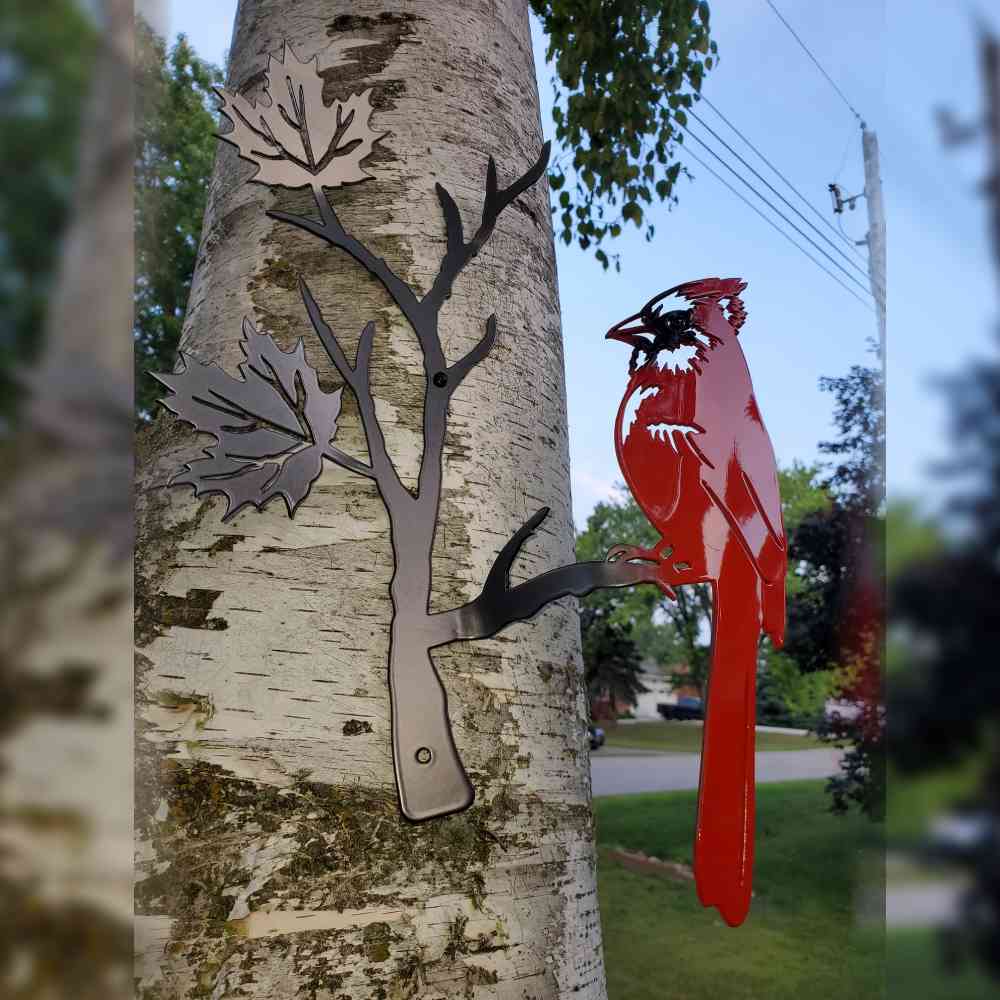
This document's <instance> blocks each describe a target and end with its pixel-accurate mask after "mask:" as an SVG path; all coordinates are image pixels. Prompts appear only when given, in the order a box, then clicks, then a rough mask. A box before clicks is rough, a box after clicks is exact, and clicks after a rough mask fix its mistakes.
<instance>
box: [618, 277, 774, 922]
mask: <svg viewBox="0 0 1000 1000" xmlns="http://www.w3.org/2000/svg"><path fill="white" fill-rule="evenodd" d="M745 287H746V286H745V284H744V282H742V281H740V280H738V279H735V278H732V279H719V278H706V279H704V280H702V281H692V282H689V283H687V284H684V285H678V286H677V287H675V288H671V289H670V290H669V291H666V292H664V293H663V294H662V295H658V296H657V297H656V298H654V299H652V300H651V301H650V302H647V303H646V305H644V306H643V307H642V309H641V310H640V311H639V312H638V313H636V314H635V315H634V316H629V317H628V318H627V319H625V320H623V321H622V322H621V323H619V324H617V325H616V326H614V327H612V328H611V329H610V330H609V331H608V333H607V337H608V338H610V339H613V340H619V341H622V342H623V343H626V344H628V345H629V346H630V347H631V348H632V355H631V358H630V361H629V378H628V384H627V386H626V388H625V394H624V396H623V397H622V401H621V405H620V406H619V407H618V416H617V419H616V420H615V449H616V451H617V454H618V462H619V464H620V465H621V469H622V472H623V473H624V475H625V480H626V482H627V483H628V486H629V489H630V490H631V491H632V494H633V496H634V497H635V499H636V502H637V503H638V504H639V506H640V507H641V508H642V510H643V512H644V513H645V515H646V517H648V518H649V520H650V522H651V523H652V525H653V527H655V528H656V530H657V531H658V532H659V533H660V536H661V539H660V542H659V543H658V544H657V545H656V546H655V547H654V548H652V549H639V548H635V547H633V546H627V545H620V546H616V547H615V548H613V549H612V550H611V552H609V554H608V557H609V558H610V559H612V560H626V561H637V562H644V563H646V564H648V565H655V566H656V568H657V580H656V582H657V583H658V584H659V586H660V587H661V589H662V590H663V591H664V592H665V593H666V594H667V595H668V596H672V595H673V593H674V588H675V587H678V586H684V585H685V584H697V583H708V584H710V585H711V588H712V609H713V610H712V655H711V673H710V676H709V684H708V705H707V712H706V717H705V729H704V736H703V746H702V764H701V782H700V788H699V795H698V819H697V827H696V832H695V849H694V870H695V880H696V885H697V889H698V897H699V899H700V900H701V902H702V903H703V904H704V905H705V906H716V907H718V909H719V912H720V913H721V914H722V916H723V917H724V919H725V920H726V921H727V923H729V924H730V925H737V924H740V923H742V922H743V920H744V919H745V917H746V915H747V911H748V909H749V906H750V896H751V880H752V868H753V851H754V720H755V681H756V672H757V647H758V643H759V641H760V636H761V632H762V631H763V632H766V633H767V635H768V636H769V637H770V639H771V641H772V642H773V643H774V644H775V646H778V647H780V646H781V645H782V643H783V642H784V633H785V570H786V565H787V551H786V541H785V532H784V526H783V522H782V515H781V499H780V496H779V494H778V475H777V468H776V465H775V460H774V451H773V449H772V447H771V441H770V438H769V437H768V434H767V430H766V429H765V427H764V422H763V420H762V418H761V415H760V410H759V409H758V407H757V401H756V399H755V398H754V394H753V386H752V384H751V382H750V372H749V370H748V368H747V363H746V359H745V358H744V357H743V351H742V349H741V347H740V343H739V339H738V337H737V334H738V333H739V330H740V327H741V326H742V325H743V321H744V319H745V318H746V313H745V311H744V308H743V302H742V300H741V299H740V292H742V291H743V289H744V288H745ZM671 295H676V296H678V297H680V298H682V299H686V300H687V301H688V302H690V303H692V305H691V308H689V309H678V310H674V311H671V312H666V313H664V312H662V307H661V303H662V302H663V300H664V299H665V298H667V297H668V296H671ZM723 303H726V306H727V309H726V312H724V311H723ZM727 313H728V316H727ZM681 349H686V350H685V353H686V354H687V355H689V360H688V361H687V365H686V366H685V367H684V368H683V370H682V367H681V366H680V365H678V364H677V363H676V358H677V355H676V354H675V353H674V352H677V351H679V350H681ZM630 414H634V416H633V417H632V419H631V420H627V417H628V416H629V415H630Z"/></svg>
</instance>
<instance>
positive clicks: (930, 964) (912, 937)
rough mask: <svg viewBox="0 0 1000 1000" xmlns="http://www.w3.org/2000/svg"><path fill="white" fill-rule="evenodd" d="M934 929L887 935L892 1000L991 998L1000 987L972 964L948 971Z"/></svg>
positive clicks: (889, 985) (889, 989) (889, 987)
mask: <svg viewBox="0 0 1000 1000" xmlns="http://www.w3.org/2000/svg"><path fill="white" fill-rule="evenodd" d="M940 951H941V949H940V944H939V942H938V941H937V940H936V938H935V934H934V931H932V930H909V929H907V930H892V931H890V932H889V933H888V934H887V935H886V981H887V983H888V990H887V992H886V996H887V997H888V998H889V1000H987V998H993V997H996V996H997V995H998V994H1000V986H998V984H997V983H994V982H991V981H990V980H988V979H987V978H986V977H985V976H984V975H983V974H982V973H981V972H979V971H978V970H977V969H976V968H974V967H973V966H972V965H971V964H967V965H965V966H963V967H962V968H961V969H960V970H958V971H957V972H954V973H952V972H947V971H946V970H945V969H944V968H943V967H942V964H941V957H940Z"/></svg>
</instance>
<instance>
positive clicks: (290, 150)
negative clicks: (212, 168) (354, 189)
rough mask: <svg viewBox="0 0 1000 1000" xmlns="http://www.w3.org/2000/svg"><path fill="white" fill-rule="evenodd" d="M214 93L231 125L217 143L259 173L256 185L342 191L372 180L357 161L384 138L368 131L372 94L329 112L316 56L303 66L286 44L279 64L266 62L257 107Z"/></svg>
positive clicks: (233, 96) (227, 93)
mask: <svg viewBox="0 0 1000 1000" xmlns="http://www.w3.org/2000/svg"><path fill="white" fill-rule="evenodd" d="M215 92H216V94H217V95H218V96H219V98H220V100H221V101H222V106H221V107H220V108H219V110H220V111H221V112H222V114H224V115H225V116H226V118H228V119H229V121H231V122H232V123H233V128H232V131H230V132H227V133H226V134H225V135H221V134H220V135H219V138H220V139H222V140H224V141H225V142H228V143H230V144H231V145H233V146H235V147H236V148H237V149H238V150H239V152H240V156H241V157H242V158H243V159H245V160H249V161H250V162H251V163H253V164H255V165H256V166H257V168H258V170H257V173H256V174H255V175H254V176H253V177H252V178H251V180H253V181H255V182H256V183H258V184H278V185H281V186H282V187H289V188H296V187H307V186H309V187H313V188H317V187H340V186H341V185H342V184H354V183H357V182H358V181H363V180H366V179H367V178H369V177H370V176H371V175H370V174H369V173H367V171H365V170H363V169H362V167H361V161H362V160H363V159H365V157H366V156H368V155H369V154H370V153H371V152H372V148H373V147H374V144H375V143H376V142H377V141H378V140H379V139H380V138H382V136H383V135H385V134H387V133H380V132H373V131H372V129H371V128H370V124H369V123H370V121H371V116H372V110H373V109H372V105H371V93H372V92H371V89H368V90H363V91H361V92H360V93H358V94H354V95H352V96H351V97H348V98H347V100H346V101H334V103H333V104H332V105H331V106H330V107H327V106H326V104H325V103H324V101H323V78H322V77H321V76H320V75H319V64H318V62H317V58H316V57H315V56H314V57H313V58H312V59H310V60H308V61H307V62H302V61H300V60H299V58H298V57H297V56H296V55H295V53H294V52H293V51H292V47H291V46H290V45H288V44H286V45H285V47H284V49H283V50H282V54H281V58H280V59H276V58H275V57H274V56H269V57H268V61H267V69H266V71H265V83H264V93H263V94H262V96H261V99H260V101H259V102H257V103H254V102H253V101H249V100H247V99H246V98H245V97H243V96H242V95H240V94H238V93H234V92H232V91H229V90H225V89H222V88H216V91H215Z"/></svg>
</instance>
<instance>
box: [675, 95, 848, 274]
mask: <svg viewBox="0 0 1000 1000" xmlns="http://www.w3.org/2000/svg"><path fill="white" fill-rule="evenodd" d="M688 114H690V115H691V116H692V117H693V118H694V119H695V121H697V122H698V123H699V124H700V125H701V127H702V128H703V129H705V130H706V131H707V132H708V133H709V134H710V135H712V136H713V137H714V138H715V140H716V141H717V142H721V143H722V145H723V146H725V147H726V149H727V150H729V152H730V153H732V155H733V156H735V157H736V159H737V160H739V161H740V163H742V164H743V166H744V167H746V168H747V170H749V171H750V172H751V173H752V174H753V175H754V177H756V178H757V180H759V181H760V182H761V183H762V184H764V185H766V186H767V189H768V190H769V191H770V192H771V193H772V194H774V195H776V196H777V197H779V198H780V199H781V200H782V201H783V202H784V203H785V204H786V205H787V206H788V207H789V208H790V209H791V210H792V211H793V212H794V213H795V214H796V215H797V216H798V217H799V218H800V219H801V220H802V221H803V222H804V223H805V224H806V225H807V226H809V227H810V228H811V229H812V231H813V232H814V233H816V235H817V236H819V237H820V239H823V240H826V242H827V243H828V244H829V245H830V246H831V247H832V248H833V249H834V250H836V251H837V253H839V254H840V255H841V257H843V258H844V260H846V261H847V263H848V264H850V265H851V267H853V268H854V269H855V270H856V271H857V272H858V273H859V274H861V276H862V277H867V272H866V271H865V270H864V268H862V267H860V266H859V265H858V264H856V263H855V262H854V261H853V260H851V258H850V257H848V255H847V254H846V253H844V251H843V250H841V249H840V247H839V246H838V245H837V244H836V243H835V242H834V241H833V240H831V239H830V237H829V236H827V235H826V233H824V232H823V231H822V230H820V229H819V228H817V226H816V223H815V222H811V221H810V220H809V219H807V218H806V217H805V216H804V215H803V214H802V213H801V212H800V211H799V210H798V209H797V208H796V207H795V206H794V205H793V204H792V203H791V202H790V201H789V200H788V199H787V198H786V197H785V196H784V195H783V194H782V193H781V192H780V191H779V190H778V189H777V188H776V187H775V186H774V185H773V184H771V183H770V182H769V181H768V180H767V179H766V178H765V177H763V176H762V175H761V174H760V173H759V172H758V171H757V170H755V169H754V168H753V167H752V166H751V165H750V164H749V163H747V161H746V160H744V159H743V157H742V156H740V154H739V153H737V152H736V150H735V149H733V147H732V146H730V145H729V143H728V142H726V140H725V139H723V138H722V136H720V135H719V133H718V132H716V131H715V129H713V128H712V127H711V126H710V125H706V124H705V121H704V120H703V119H702V118H701V117H700V116H699V115H698V114H697V113H696V112H695V111H691V110H689V111H688ZM768 165H769V166H770V164H768ZM771 169H772V170H773V169H774V168H773V167H772V168H771ZM786 183H787V181H786ZM800 197H801V195H800ZM834 232H836V230H834ZM803 235H804V234H803Z"/></svg>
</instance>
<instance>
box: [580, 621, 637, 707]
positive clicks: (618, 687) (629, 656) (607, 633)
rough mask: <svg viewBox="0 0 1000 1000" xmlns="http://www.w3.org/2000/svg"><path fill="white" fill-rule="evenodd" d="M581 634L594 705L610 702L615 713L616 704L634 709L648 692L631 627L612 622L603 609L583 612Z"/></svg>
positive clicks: (586, 674) (588, 684) (585, 668)
mask: <svg viewBox="0 0 1000 1000" xmlns="http://www.w3.org/2000/svg"><path fill="white" fill-rule="evenodd" d="M580 631H581V634H582V637H583V665H584V670H585V672H586V673H585V676H586V682H587V693H588V695H589V696H590V703H591V705H593V704H594V702H595V701H604V700H606V701H607V702H608V703H609V704H610V705H611V707H612V711H613V710H614V705H615V703H616V702H622V703H624V704H626V705H634V704H635V703H636V699H637V698H638V696H639V695H640V694H643V693H644V692H645V691H646V690H647V689H646V687H645V686H644V685H643V683H642V681H641V680H640V679H639V672H640V669H641V661H640V658H639V650H638V649H637V648H636V644H635V642H633V640H632V637H631V635H630V632H631V627H630V626H629V625H627V624H626V625H622V624H619V623H617V622H613V621H609V620H608V618H607V616H606V615H605V614H604V612H603V609H600V608H581V610H580Z"/></svg>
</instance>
